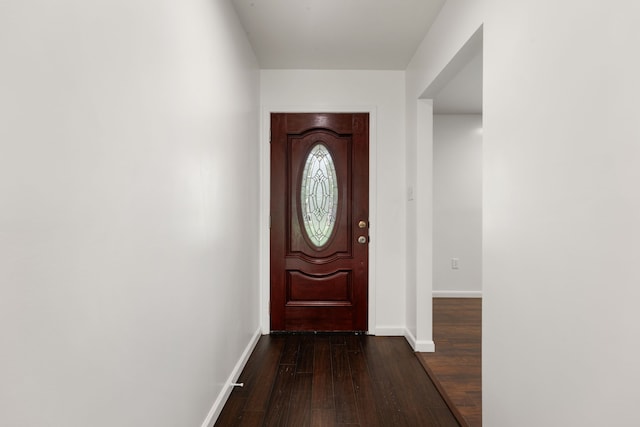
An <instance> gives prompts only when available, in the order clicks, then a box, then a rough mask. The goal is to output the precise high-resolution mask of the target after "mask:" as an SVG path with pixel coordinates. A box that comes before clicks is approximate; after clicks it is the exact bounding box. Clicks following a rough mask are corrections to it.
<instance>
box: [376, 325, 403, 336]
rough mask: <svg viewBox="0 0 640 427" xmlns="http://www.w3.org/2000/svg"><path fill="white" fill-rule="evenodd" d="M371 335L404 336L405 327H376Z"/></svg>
mask: <svg viewBox="0 0 640 427" xmlns="http://www.w3.org/2000/svg"><path fill="white" fill-rule="evenodd" d="M371 335H377V336H380V337H403V336H404V327H395V328H394V327H382V328H376V329H375V330H374V331H373V333H372V334H371Z"/></svg>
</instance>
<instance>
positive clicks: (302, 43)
mask: <svg viewBox="0 0 640 427" xmlns="http://www.w3.org/2000/svg"><path fill="white" fill-rule="evenodd" d="M231 1H232V3H233V5H234V7H235V9H236V11H237V13H238V16H239V17H240V21H241V23H242V25H243V27H244V29H245V31H246V33H247V36H248V38H249V42H250V43H251V46H252V47H253V50H254V52H255V53H256V56H257V57H258V62H259V64H260V68H262V69H314V70H405V69H406V68H407V65H408V64H409V61H410V60H411V57H412V56H413V54H414V53H415V51H416V49H417V47H418V45H419V44H420V42H421V41H422V39H423V38H424V36H425V35H426V34H427V31H428V30H429V27H430V26H431V24H432V23H433V21H434V20H435V19H436V17H437V15H438V13H439V12H440V9H441V8H442V6H443V4H444V3H445V0H231ZM434 111H435V112H436V113H439V114H471V113H473V114H477V113H480V112H481V111H482V55H481V54H480V55H477V57H476V58H474V59H473V60H471V61H470V62H469V64H468V65H467V66H466V67H465V68H463V69H462V70H461V71H460V72H459V73H458V74H457V75H456V76H454V77H452V79H451V82H450V83H449V84H448V85H446V86H445V87H443V89H442V90H441V91H440V92H439V93H438V95H437V96H435V97H434Z"/></svg>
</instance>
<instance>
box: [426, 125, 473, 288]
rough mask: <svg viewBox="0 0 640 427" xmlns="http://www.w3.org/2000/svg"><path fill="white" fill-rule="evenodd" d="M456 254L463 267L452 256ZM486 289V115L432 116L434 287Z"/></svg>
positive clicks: (455, 256) (454, 256)
mask: <svg viewBox="0 0 640 427" xmlns="http://www.w3.org/2000/svg"><path fill="white" fill-rule="evenodd" d="M452 258H457V259H458V260H459V262H458V269H453V268H452V265H451V259H452ZM481 292H482V115H479V114H462V115H455V114H437V115H434V117H433V293H434V296H454V297H456V296H457V297H468V296H471V297H479V296H481Z"/></svg>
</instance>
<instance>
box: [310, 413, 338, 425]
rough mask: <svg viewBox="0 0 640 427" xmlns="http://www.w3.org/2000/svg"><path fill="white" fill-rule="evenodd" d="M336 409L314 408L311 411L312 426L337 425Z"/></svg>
mask: <svg viewBox="0 0 640 427" xmlns="http://www.w3.org/2000/svg"><path fill="white" fill-rule="evenodd" d="M335 425H336V411H335V409H313V410H312V411H311V427H335Z"/></svg>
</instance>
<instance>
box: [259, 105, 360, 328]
mask: <svg viewBox="0 0 640 427" xmlns="http://www.w3.org/2000/svg"><path fill="white" fill-rule="evenodd" d="M368 122H369V117H368V114H366V113H358V114H342V113H341V114H324V113H323V114H306V113H305V114H285V113H274V114H272V115H271V244H270V248H271V330H273V331H309V330H314V331H364V330H366V328H367V295H368V277H367V275H368V209H369V206H368V203H369V167H368V165H369V135H368V130H369V123H368ZM310 156H311V157H310ZM308 159H310V160H308ZM319 164H322V165H324V166H322V167H320V166H318V167H316V166H317V165H319ZM327 164H328V165H330V166H326V165H327ZM305 165H309V166H308V167H307V169H305ZM305 171H306V174H305V175H304V177H303V172H305ZM303 186H304V187H305V188H306V189H308V191H305V192H304V193H303V191H302V188H303ZM335 191H337V196H336V195H335ZM305 221H306V223H305ZM358 238H360V241H359V240H358Z"/></svg>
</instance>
